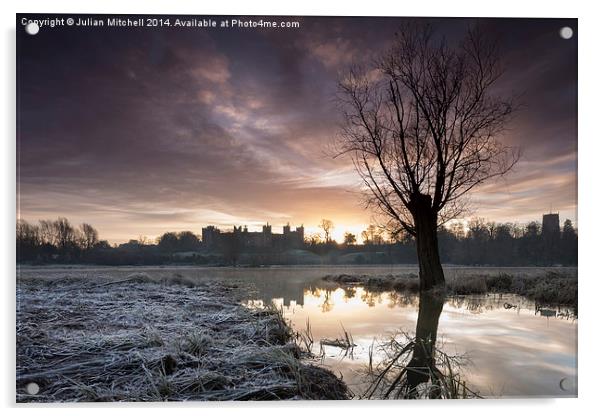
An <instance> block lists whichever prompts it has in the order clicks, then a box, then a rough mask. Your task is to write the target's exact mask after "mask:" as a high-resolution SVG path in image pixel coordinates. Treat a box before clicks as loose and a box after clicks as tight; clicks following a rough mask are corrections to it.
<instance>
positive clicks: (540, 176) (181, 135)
mask: <svg viewBox="0 0 602 416" xmlns="http://www.w3.org/2000/svg"><path fill="white" fill-rule="evenodd" d="M21 17H23V16H18V21H17V28H18V30H17V181H18V184H17V185H18V188H17V189H18V200H17V201H18V207H17V210H18V211H17V212H18V216H19V217H20V218H22V219H25V220H28V221H30V222H35V221H37V220H40V219H46V218H56V217H58V216H65V217H67V218H69V219H70V220H71V221H72V222H73V223H75V224H79V223H81V222H88V223H91V224H92V225H94V226H95V227H96V228H97V229H98V230H99V232H100V236H101V238H102V239H107V240H109V241H110V242H111V243H120V242H124V241H127V240H129V239H132V238H138V237H139V236H147V237H149V238H151V239H152V238H155V237H156V236H158V235H160V234H162V233H163V232H166V231H183V230H191V231H193V232H195V233H197V234H200V233H201V228H202V227H203V226H206V225H210V224H211V225H217V226H218V227H220V228H224V229H227V228H231V227H232V226H233V225H248V226H249V229H251V230H254V229H260V227H261V225H262V224H264V223H266V222H269V223H270V224H273V226H274V231H275V232H280V231H281V229H280V227H281V226H282V225H284V224H286V223H290V224H291V225H293V226H296V225H300V224H303V225H304V226H305V228H306V234H308V233H312V232H317V231H319V230H318V223H319V222H320V220H321V219H322V218H327V219H331V220H332V221H333V222H334V225H335V231H334V237H335V238H336V239H338V240H341V239H342V236H343V233H344V232H346V231H351V232H353V233H355V234H358V235H359V234H360V233H361V231H362V230H363V229H365V228H366V226H367V224H369V223H370V222H371V221H372V220H373V219H374V218H373V215H372V213H371V212H370V211H369V210H366V209H365V207H364V205H363V204H362V199H361V196H360V180H359V177H358V175H357V174H356V173H355V171H354V170H353V167H352V166H351V164H350V161H349V160H348V159H345V158H337V159H333V157H332V154H331V152H330V151H329V148H330V146H331V144H332V142H333V140H335V138H336V137H337V134H338V132H339V131H340V122H341V117H340V110H339V109H338V108H337V105H336V100H335V99H334V97H335V94H336V88H337V80H338V79H339V77H340V76H341V74H342V73H344V71H345V70H346V69H348V68H349V66H350V65H352V64H354V63H361V62H366V61H370V60H371V59H374V58H375V57H377V56H378V54H380V53H382V52H383V51H384V50H386V49H387V47H388V46H389V45H390V43H391V41H392V40H393V38H394V34H395V32H396V31H397V30H398V29H399V27H400V25H401V23H403V21H404V20H407V19H402V18H336V17H325V18H320V17H284V18H275V19H272V18H270V19H269V20H277V21H298V22H299V28H286V29H285V28H273V29H261V28H255V29H251V28H247V29H244V28H237V29H233V28H228V29H226V28H224V29H220V28H209V29H207V28H205V29H202V28H198V27H196V28H173V27H171V28H109V27H102V28H99V27H76V26H72V27H55V28H46V27H42V28H41V30H40V32H39V33H38V34H37V35H35V36H31V35H28V34H26V33H25V31H24V30H23V27H22V26H21V25H20V22H21ZM26 17H27V18H40V17H46V16H34V15H27V16H26ZM205 18H209V17H207V16H205ZM170 19H172V21H173V19H175V17H173V16H172V17H170ZM213 19H214V20H218V21H219V20H222V18H220V17H213ZM223 19H228V20H229V19H231V18H223ZM242 19H243V20H245V18H242ZM246 19H248V18H246ZM253 19H254V20H259V19H260V17H254V18H253ZM430 21H431V23H432V24H433V26H434V27H435V29H436V30H437V31H438V32H439V33H441V34H444V35H445V36H446V38H447V39H449V40H450V41H454V40H457V39H459V38H460V37H461V35H462V34H463V33H465V31H466V29H467V27H468V26H469V25H471V24H475V23H477V20H475V19H459V18H455V19H430ZM478 23H479V24H481V25H483V26H484V27H485V28H486V30H487V31H488V32H489V33H491V34H492V36H494V37H496V38H497V39H499V42H500V53H501V57H502V62H503V65H504V67H505V68H506V73H505V75H504V77H503V78H502V79H501V80H500V82H499V84H498V85H497V86H496V88H497V89H498V90H499V91H500V92H501V93H503V94H509V95H515V96H519V97H520V103H521V106H520V109H519V111H518V112H517V114H516V115H515V116H514V118H513V119H512V120H511V122H510V123H509V125H508V129H507V131H506V132H505V133H504V135H503V136H502V137H500V140H502V141H503V142H505V143H508V144H511V145H514V146H520V148H521V152H522V158H521V160H520V162H519V164H518V165H517V166H516V168H515V170H514V171H513V172H512V173H511V174H510V175H508V176H507V177H505V178H503V179H502V180H498V181H495V182H491V183H488V184H486V185H484V186H482V187H480V188H478V189H477V190H476V191H475V192H473V194H472V196H471V207H472V209H471V212H469V213H468V214H467V218H468V217H469V216H470V217H482V218H485V219H487V220H491V221H499V222H507V221H509V222H521V223H524V222H528V221H531V220H541V215H542V214H543V213H547V212H550V211H552V212H559V213H560V217H561V220H564V219H565V218H570V219H571V220H573V221H574V222H575V223H576V220H577V218H576V211H577V21H576V19H480V20H478ZM565 26H570V27H572V29H573V32H574V35H573V37H572V38H571V39H568V40H567V39H563V38H562V37H561V36H560V35H559V31H560V29H561V28H562V27H565Z"/></svg>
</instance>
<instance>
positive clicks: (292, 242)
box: [202, 223, 305, 250]
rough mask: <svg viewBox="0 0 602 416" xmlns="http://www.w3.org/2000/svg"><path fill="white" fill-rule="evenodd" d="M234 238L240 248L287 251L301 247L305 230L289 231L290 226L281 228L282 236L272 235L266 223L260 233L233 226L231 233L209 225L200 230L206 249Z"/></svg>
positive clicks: (215, 247) (213, 247)
mask: <svg viewBox="0 0 602 416" xmlns="http://www.w3.org/2000/svg"><path fill="white" fill-rule="evenodd" d="M232 238H235V239H236V241H238V242H239V243H240V246H241V248H248V249H280V250H287V249H293V248H301V247H303V243H304V240H305V229H304V228H303V225H301V226H300V227H296V228H295V230H291V226H290V224H286V225H285V226H284V227H282V234H274V233H272V226H271V225H270V224H269V223H266V224H265V225H264V226H263V227H262V229H261V231H249V229H248V228H247V226H246V225H245V226H244V227H243V226H242V225H241V226H234V229H233V230H232V231H224V232H223V231H221V230H219V229H218V228H217V227H215V226H213V225H210V226H207V227H204V228H203V230H202V244H203V246H204V247H205V248H207V249H210V250H211V249H217V248H219V247H220V245H221V244H222V243H223V242H225V241H228V240H229V239H232Z"/></svg>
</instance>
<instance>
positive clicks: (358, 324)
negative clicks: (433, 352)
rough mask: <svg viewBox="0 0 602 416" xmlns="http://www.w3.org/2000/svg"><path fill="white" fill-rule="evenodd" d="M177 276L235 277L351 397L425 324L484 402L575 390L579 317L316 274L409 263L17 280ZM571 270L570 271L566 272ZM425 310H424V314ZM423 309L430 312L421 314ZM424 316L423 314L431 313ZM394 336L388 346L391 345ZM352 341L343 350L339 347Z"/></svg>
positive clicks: (455, 272) (65, 271)
mask: <svg viewBox="0 0 602 416" xmlns="http://www.w3.org/2000/svg"><path fill="white" fill-rule="evenodd" d="M134 270H135V271H144V272H145V273H148V274H149V275H150V276H156V277H161V278H164V277H170V276H178V277H179V278H185V279H187V280H190V281H192V282H194V281H196V280H199V281H205V280H207V279H218V280H227V281H231V280H236V281H240V282H241V283H243V284H245V285H246V284H250V285H251V286H250V287H251V288H252V289H251V290H249V291H248V293H247V292H244V293H245V294H244V296H243V298H244V299H243V303H244V304H246V305H248V306H250V307H255V306H263V305H266V304H269V303H274V304H276V305H277V306H278V307H279V308H281V309H282V311H283V312H284V316H285V317H286V318H287V319H289V320H290V322H291V324H292V326H293V328H294V329H295V330H296V331H298V332H301V333H306V334H308V336H311V338H312V340H313V344H312V345H311V349H312V350H313V352H314V353H315V354H316V355H317V356H319V357H321V358H320V361H319V362H320V363H321V365H323V366H325V367H327V368H329V369H331V370H332V371H333V372H334V373H335V374H337V375H339V374H340V375H342V376H343V379H344V381H345V382H346V383H347V384H348V386H349V387H350V389H351V390H352V391H353V393H354V394H355V396H356V397H361V396H362V395H363V394H364V393H365V392H366V390H367V388H368V386H369V381H370V380H371V379H370V377H369V376H368V374H367V373H368V369H369V367H371V366H372V367H377V366H378V365H379V363H381V362H382V361H383V360H386V359H387V358H388V357H390V354H391V351H389V350H387V348H385V347H384V346H386V345H401V343H402V342H403V339H404V337H405V338H410V337H412V336H413V334H415V333H416V331H417V329H418V330H419V331H420V330H421V328H420V325H419V327H418V328H417V321H418V319H419V312H420V314H421V315H422V317H421V318H420V319H421V320H422V322H423V323H424V322H428V324H421V325H422V327H423V328H422V330H424V326H425V325H427V326H428V327H429V328H428V331H429V333H431V334H433V335H434V336H435V337H436V345H437V348H438V350H440V351H442V352H443V353H445V354H448V355H449V356H451V357H458V358H459V359H458V361H457V364H458V365H457V368H456V369H455V371H456V372H457V373H458V374H459V375H460V377H461V379H462V380H463V382H464V383H465V386H466V388H467V389H469V391H471V392H475V393H476V394H478V395H479V396H482V397H517V396H520V397H547V396H549V397H552V396H553V397H559V396H565V397H574V396H576V392H577V318H576V316H575V314H574V312H573V311H572V310H571V309H569V308H563V307H552V306H549V305H536V304H535V303H534V302H532V301H529V300H527V299H525V298H522V297H519V296H516V295H511V294H484V295H468V296H462V297H460V296H456V297H451V298H447V299H445V300H444V301H442V303H441V305H434V307H430V306H429V305H426V304H425V303H424V302H423V304H422V305H421V304H420V299H419V298H418V296H417V295H412V294H400V293H397V292H394V291H382V292H372V291H369V290H367V289H365V288H364V287H362V286H361V285H358V286H355V287H347V288H341V287H337V286H336V285H333V284H332V283H331V282H324V281H322V280H321V277H323V276H325V275H327V274H334V273H361V274H369V275H370V274H374V275H379V274H387V273H401V272H415V271H416V270H415V268H413V267H293V268H268V269H242V268H240V269H226V268H223V269H211V268H192V267H191V268H186V267H179V268H142V267H124V268H46V269H38V268H24V269H22V270H21V271H20V276H21V277H23V278H30V277H41V278H56V277H60V278H63V277H69V276H72V277H75V276H77V277H82V276H85V277H89V278H95V277H111V278H116V279H119V278H124V277H125V276H127V275H129V274H131V273H132V272H133V271H134ZM501 271H503V272H505V273H521V274H534V275H536V274H541V273H545V269H540V268H537V269H535V268H504V269H493V268H492V269H485V268H460V267H458V268H447V269H446V277H447V279H448V280H449V279H462V278H464V277H467V276H470V275H474V274H483V273H493V274H495V273H500V272H501ZM565 271H568V272H569V273H573V272H574V273H576V270H574V269H568V270H565ZM427 307H428V308H427ZM423 309H424V310H428V312H423ZM427 315H428V316H427ZM392 339H395V342H394V343H392V342H391V340H392ZM345 340H349V341H350V342H349V343H348V344H349V345H340V343H337V342H336V341H345Z"/></svg>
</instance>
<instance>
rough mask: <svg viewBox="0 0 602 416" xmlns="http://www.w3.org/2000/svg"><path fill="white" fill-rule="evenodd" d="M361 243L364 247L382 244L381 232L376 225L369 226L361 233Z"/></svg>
mask: <svg viewBox="0 0 602 416" xmlns="http://www.w3.org/2000/svg"><path fill="white" fill-rule="evenodd" d="M362 241H363V242H364V244H365V245H381V244H383V243H384V239H383V236H382V230H380V229H379V228H378V227H377V226H376V225H374V224H370V225H368V228H366V229H365V230H364V231H362Z"/></svg>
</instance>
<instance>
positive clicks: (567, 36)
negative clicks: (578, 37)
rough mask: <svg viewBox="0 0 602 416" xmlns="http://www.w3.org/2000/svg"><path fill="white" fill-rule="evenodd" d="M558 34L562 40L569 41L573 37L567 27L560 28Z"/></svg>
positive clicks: (570, 29) (569, 28)
mask: <svg viewBox="0 0 602 416" xmlns="http://www.w3.org/2000/svg"><path fill="white" fill-rule="evenodd" d="M559 33H560V37H561V38H562V39H570V38H572V37H573V29H572V28H571V27H569V26H565V27H563V28H561V29H560V31H559Z"/></svg>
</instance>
